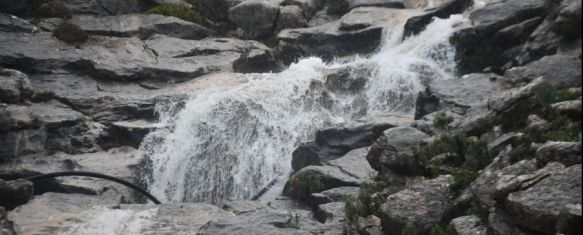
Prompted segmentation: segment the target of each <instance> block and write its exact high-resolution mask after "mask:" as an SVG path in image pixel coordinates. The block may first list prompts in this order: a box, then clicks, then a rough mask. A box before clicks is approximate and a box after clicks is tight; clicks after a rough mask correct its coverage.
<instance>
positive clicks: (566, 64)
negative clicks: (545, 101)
mask: <svg viewBox="0 0 583 235" xmlns="http://www.w3.org/2000/svg"><path fill="white" fill-rule="evenodd" d="M506 76H507V77H510V78H511V79H513V80H516V81H520V82H530V81H532V80H535V79H537V78H539V77H541V76H542V77H543V78H544V79H545V80H547V81H548V82H549V83H550V84H552V85H553V86H554V87H556V88H570V87H580V86H581V80H582V78H581V58H579V57H575V56H568V55H552V56H546V57H543V58H542V59H540V60H537V61H534V62H532V63H529V64H526V65H524V66H520V67H514V68H512V69H510V70H508V71H506Z"/></svg>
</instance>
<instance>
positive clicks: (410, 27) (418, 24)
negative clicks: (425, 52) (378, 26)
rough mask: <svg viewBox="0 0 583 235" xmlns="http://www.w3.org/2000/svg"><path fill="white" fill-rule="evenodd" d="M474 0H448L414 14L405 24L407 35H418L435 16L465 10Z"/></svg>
mask: <svg viewBox="0 0 583 235" xmlns="http://www.w3.org/2000/svg"><path fill="white" fill-rule="evenodd" d="M473 4H474V3H473V1H469V0H448V1H445V2H444V3H443V4H441V5H440V6H438V7H437V8H435V9H432V10H429V12H427V13H425V14H423V15H420V16H414V17H411V18H409V19H408V20H407V23H406V24H405V33H404V36H405V37H410V36H412V35H416V34H418V33H420V32H422V31H423V30H425V27H427V25H429V24H430V23H431V22H432V21H433V18H434V17H438V18H448V17H449V16H450V15H453V14H459V13H462V12H464V11H465V10H466V9H467V8H469V7H471V6H472V5H473Z"/></svg>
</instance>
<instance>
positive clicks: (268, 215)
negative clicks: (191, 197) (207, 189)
mask: <svg viewBox="0 0 583 235" xmlns="http://www.w3.org/2000/svg"><path fill="white" fill-rule="evenodd" d="M311 216H312V215H311V214H310V213H309V212H308V211H287V212H285V211H278V210H261V211H257V212H251V213H245V214H241V215H237V216H231V217H225V218H220V219H218V220H214V221H212V222H210V223H208V224H206V225H205V226H204V227H203V228H202V229H201V230H200V231H199V233H198V234H201V235H202V234H284V235H287V234H314V233H316V234H318V233H323V232H325V231H326V232H330V233H331V234H333V232H332V231H334V230H332V229H331V227H329V226H325V225H322V224H320V223H319V222H317V221H315V220H312V219H311V218H310V217H311ZM337 226H338V225H337ZM327 230H328V231H327ZM335 230H336V232H341V231H342V228H341V226H340V227H336V228H335Z"/></svg>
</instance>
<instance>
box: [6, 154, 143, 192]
mask: <svg viewBox="0 0 583 235" xmlns="http://www.w3.org/2000/svg"><path fill="white" fill-rule="evenodd" d="M142 160H143V154H142V153H141V152H139V151H138V150H135V149H133V148H129V147H125V148H118V149H111V150H109V151H108V152H97V153H88V154H79V155H68V154H63V153H58V154H55V155H51V156H45V157H42V158H38V157H35V156H26V157H20V158H18V159H17V160H14V161H12V162H7V163H4V164H1V165H0V176H1V177H2V178H21V177H28V176H32V175H36V174H40V173H52V172H58V171H75V170H77V171H90V172H98V173H102V174H106V175H111V176H115V177H118V178H121V179H124V180H126V181H129V182H133V183H140V179H138V177H137V174H136V172H135V171H134V170H135V169H137V167H138V166H139V165H140V164H141V163H142ZM35 192H37V193H43V192H64V193H81V194H88V195H100V196H102V197H103V198H107V199H108V200H110V201H113V202H118V203H119V202H140V201H142V200H143V199H142V198H138V197H135V195H134V192H133V191H131V189H129V188H127V187H125V186H123V185H120V184H117V183H114V182H111V181H104V180H99V179H94V178H85V177H63V178H58V179H57V180H54V181H48V182H45V183H42V184H35Z"/></svg>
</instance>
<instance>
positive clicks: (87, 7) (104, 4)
mask: <svg viewBox="0 0 583 235" xmlns="http://www.w3.org/2000/svg"><path fill="white" fill-rule="evenodd" d="M63 2H64V4H65V6H66V7H67V8H68V9H69V10H70V11H71V13H73V14H81V15H101V16H107V15H122V14H129V13H140V12H144V11H146V10H147V9H149V8H151V7H153V6H155V5H156V3H155V2H154V1H150V0H146V1H144V0H63Z"/></svg>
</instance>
